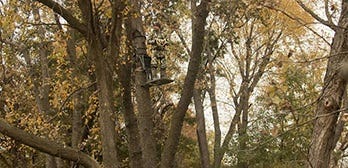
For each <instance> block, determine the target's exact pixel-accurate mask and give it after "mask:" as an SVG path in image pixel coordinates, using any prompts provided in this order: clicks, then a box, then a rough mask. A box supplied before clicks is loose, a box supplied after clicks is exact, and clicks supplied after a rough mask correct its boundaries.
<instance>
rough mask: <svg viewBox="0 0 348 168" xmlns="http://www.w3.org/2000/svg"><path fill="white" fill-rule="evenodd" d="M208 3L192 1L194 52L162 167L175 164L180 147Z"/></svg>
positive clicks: (204, 0)
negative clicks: (197, 3) (198, 3)
mask: <svg viewBox="0 0 348 168" xmlns="http://www.w3.org/2000/svg"><path fill="white" fill-rule="evenodd" d="M208 3H209V0H202V1H201V3H200V5H199V6H197V7H196V3H192V7H193V8H194V9H195V10H193V18H192V47H191V48H192V53H191V58H190V62H189V65H188V71H187V74H186V77H185V81H184V85H183V91H182V93H181V98H180V100H179V103H178V105H177V107H176V109H175V112H174V114H173V116H172V119H171V122H170V128H169V135H168V138H167V140H166V142H165V145H164V149H163V153H162V157H161V168H171V167H173V166H174V162H175V153H176V151H177V148H178V144H179V140H180V135H181V129H182V126H183V121H184V117H185V114H186V111H187V108H188V106H189V104H190V103H191V98H192V96H193V90H194V84H195V81H196V78H197V74H198V71H199V69H200V68H199V67H200V65H201V55H202V52H203V41H204V35H205V25H206V18H207V16H208V13H209V10H208V6H209V4H208Z"/></svg>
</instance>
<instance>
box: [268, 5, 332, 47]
mask: <svg viewBox="0 0 348 168" xmlns="http://www.w3.org/2000/svg"><path fill="white" fill-rule="evenodd" d="M264 7H266V8H269V9H272V10H275V11H277V12H280V13H282V14H283V15H285V16H287V17H288V18H290V19H292V20H294V21H296V22H298V23H299V24H300V25H302V26H304V27H305V28H307V29H308V30H309V31H311V32H312V33H313V34H315V35H316V36H318V37H319V38H321V39H322V40H323V41H324V42H325V43H326V44H327V45H330V43H329V42H328V41H327V40H326V39H325V38H324V37H323V36H322V35H320V34H319V33H318V32H316V31H315V30H314V29H312V28H311V27H309V26H308V25H307V24H306V23H305V22H304V21H303V20H302V19H301V18H298V17H295V16H292V15H291V14H289V13H287V12H285V11H284V10H281V9H279V8H275V7H273V6H269V5H264Z"/></svg>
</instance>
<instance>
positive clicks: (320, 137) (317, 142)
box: [308, 0, 348, 168]
mask: <svg viewBox="0 0 348 168" xmlns="http://www.w3.org/2000/svg"><path fill="white" fill-rule="evenodd" d="M347 28H348V2H347V1H346V0H343V1H342V12H341V16H340V19H339V23H338V28H337V29H336V30H335V36H334V38H333V42H332V44H331V51H330V55H331V57H330V58H329V60H328V65H327V69H326V74H325V78H324V86H323V89H322V94H321V97H320V99H319V102H318V104H317V109H316V120H315V122H314V129H313V134H312V142H311V147H310V150H309V165H308V167H314V168H327V167H329V163H330V156H331V153H332V151H333V149H334V147H335V145H336V144H335V140H334V138H333V137H334V135H335V128H336V126H337V119H338V116H339V110H340V109H341V107H342V99H343V95H344V92H345V89H346V85H347V78H344V75H342V73H344V72H343V71H342V70H343V69H342V68H343V67H342V65H344V64H346V63H347V62H348V59H347V52H348V31H347Z"/></svg>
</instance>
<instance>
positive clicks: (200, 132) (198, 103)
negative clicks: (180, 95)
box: [193, 89, 210, 168]
mask: <svg viewBox="0 0 348 168" xmlns="http://www.w3.org/2000/svg"><path fill="white" fill-rule="evenodd" d="M193 99H194V103H195V109H196V122H197V137H198V146H199V153H200V159H201V167H202V168H209V167H210V156H209V147H208V141H207V133H206V130H205V118H204V107H203V100H202V91H201V90H199V89H195V90H194V93H193Z"/></svg>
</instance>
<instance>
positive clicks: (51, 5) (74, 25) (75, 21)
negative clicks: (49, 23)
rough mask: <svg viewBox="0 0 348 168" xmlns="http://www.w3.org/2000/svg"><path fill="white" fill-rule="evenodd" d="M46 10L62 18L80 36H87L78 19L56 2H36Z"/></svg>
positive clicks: (50, 0) (84, 26) (48, 0)
mask: <svg viewBox="0 0 348 168" xmlns="http://www.w3.org/2000/svg"><path fill="white" fill-rule="evenodd" d="M36 1H38V2H40V3H42V4H44V5H45V6H47V7H48V8H50V9H52V10H53V11H54V12H55V13H57V14H59V15H60V16H62V17H63V18H64V19H65V20H66V21H67V22H68V23H69V24H70V26H71V27H72V28H74V29H76V30H78V31H79V32H80V33H81V34H83V35H87V27H86V25H84V24H83V23H81V22H80V21H79V20H78V19H76V18H75V17H74V16H73V15H72V14H71V13H70V12H69V11H68V10H67V9H65V8H63V7H62V6H61V5H59V4H58V3H57V2H54V1H53V0H36Z"/></svg>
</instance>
